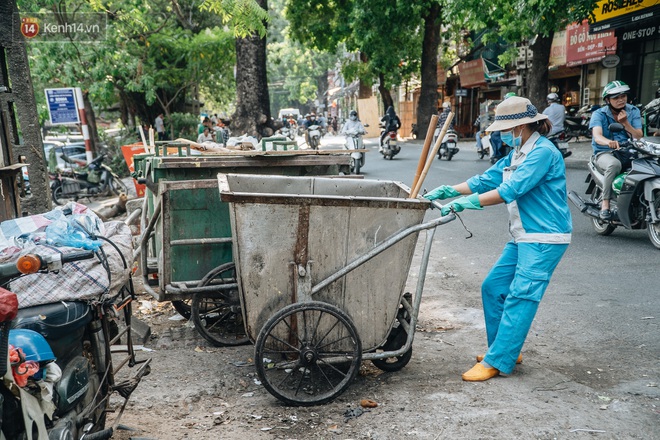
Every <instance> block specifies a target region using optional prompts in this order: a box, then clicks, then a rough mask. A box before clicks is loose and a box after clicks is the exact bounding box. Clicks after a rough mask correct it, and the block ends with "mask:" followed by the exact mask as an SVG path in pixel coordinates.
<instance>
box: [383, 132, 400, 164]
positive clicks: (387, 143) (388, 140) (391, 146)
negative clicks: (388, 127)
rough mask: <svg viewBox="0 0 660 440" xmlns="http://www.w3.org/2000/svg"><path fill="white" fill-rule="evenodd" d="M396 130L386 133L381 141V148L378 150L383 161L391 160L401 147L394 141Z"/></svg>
mask: <svg viewBox="0 0 660 440" xmlns="http://www.w3.org/2000/svg"><path fill="white" fill-rule="evenodd" d="M396 136H397V134H396V130H392V131H388V132H387V135H385V139H383V146H382V147H381V149H380V154H382V155H383V159H390V160H392V159H393V158H394V156H396V155H397V154H399V152H400V151H401V147H400V146H399V144H398V142H397V140H396Z"/></svg>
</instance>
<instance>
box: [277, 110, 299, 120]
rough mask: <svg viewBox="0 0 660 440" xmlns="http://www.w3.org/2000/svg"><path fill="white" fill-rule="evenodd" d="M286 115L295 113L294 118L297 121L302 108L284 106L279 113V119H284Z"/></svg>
mask: <svg viewBox="0 0 660 440" xmlns="http://www.w3.org/2000/svg"><path fill="white" fill-rule="evenodd" d="M286 115H293V117H294V119H295V120H296V121H297V120H298V119H300V116H301V115H300V110H298V109H297V108H283V109H280V111H279V113H278V114H277V119H282V118H283V117H284V116H286Z"/></svg>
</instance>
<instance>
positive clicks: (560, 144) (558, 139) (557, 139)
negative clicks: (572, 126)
mask: <svg viewBox="0 0 660 440" xmlns="http://www.w3.org/2000/svg"><path fill="white" fill-rule="evenodd" d="M548 140H549V141H550V142H552V143H553V144H554V145H555V147H557V149H558V150H559V152H560V153H561V156H562V157H563V158H564V159H566V158H567V157H568V156H570V155H571V154H573V152H572V151H570V150H569V149H568V141H567V140H566V132H565V131H560V132H559V133H555V134H553V135H552V136H548Z"/></svg>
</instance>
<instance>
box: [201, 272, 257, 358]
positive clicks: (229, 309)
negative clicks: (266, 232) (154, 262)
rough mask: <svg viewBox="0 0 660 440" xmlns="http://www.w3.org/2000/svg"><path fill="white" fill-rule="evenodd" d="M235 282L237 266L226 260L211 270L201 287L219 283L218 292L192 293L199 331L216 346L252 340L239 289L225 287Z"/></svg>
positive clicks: (239, 343) (240, 343) (238, 343)
mask: <svg viewBox="0 0 660 440" xmlns="http://www.w3.org/2000/svg"><path fill="white" fill-rule="evenodd" d="M235 282H236V266H235V265H234V263H226V264H223V265H221V266H218V267H216V268H215V269H213V270H212V271H211V272H209V273H208V274H207V275H206V276H205V277H204V279H202V281H200V283H199V287H204V286H210V285H217V286H218V291H217V292H201V293H195V294H194V295H193V299H192V304H191V314H192V319H193V322H194V323H195V328H196V329H197V331H198V332H199V333H200V334H201V335H202V336H203V337H204V339H206V340H207V341H209V342H210V343H211V344H213V345H215V346H216V347H224V346H228V345H242V344H245V343H247V342H248V341H249V339H248V337H247V334H246V333H245V327H244V325H243V315H242V314H241V304H240V300H239V297H238V290H237V289H231V290H226V289H222V288H221V286H222V285H223V284H229V283H235Z"/></svg>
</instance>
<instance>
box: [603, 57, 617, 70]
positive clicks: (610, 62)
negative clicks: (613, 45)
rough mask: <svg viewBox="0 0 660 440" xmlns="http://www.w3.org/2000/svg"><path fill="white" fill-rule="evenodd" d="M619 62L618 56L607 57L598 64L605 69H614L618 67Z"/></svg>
mask: <svg viewBox="0 0 660 440" xmlns="http://www.w3.org/2000/svg"><path fill="white" fill-rule="evenodd" d="M620 62H621V58H619V56H618V55H608V56H606V57H605V58H603V59H602V60H600V64H601V65H602V66H603V67H604V68H606V69H610V68H612V67H616V66H618V65H619V63H620Z"/></svg>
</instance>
